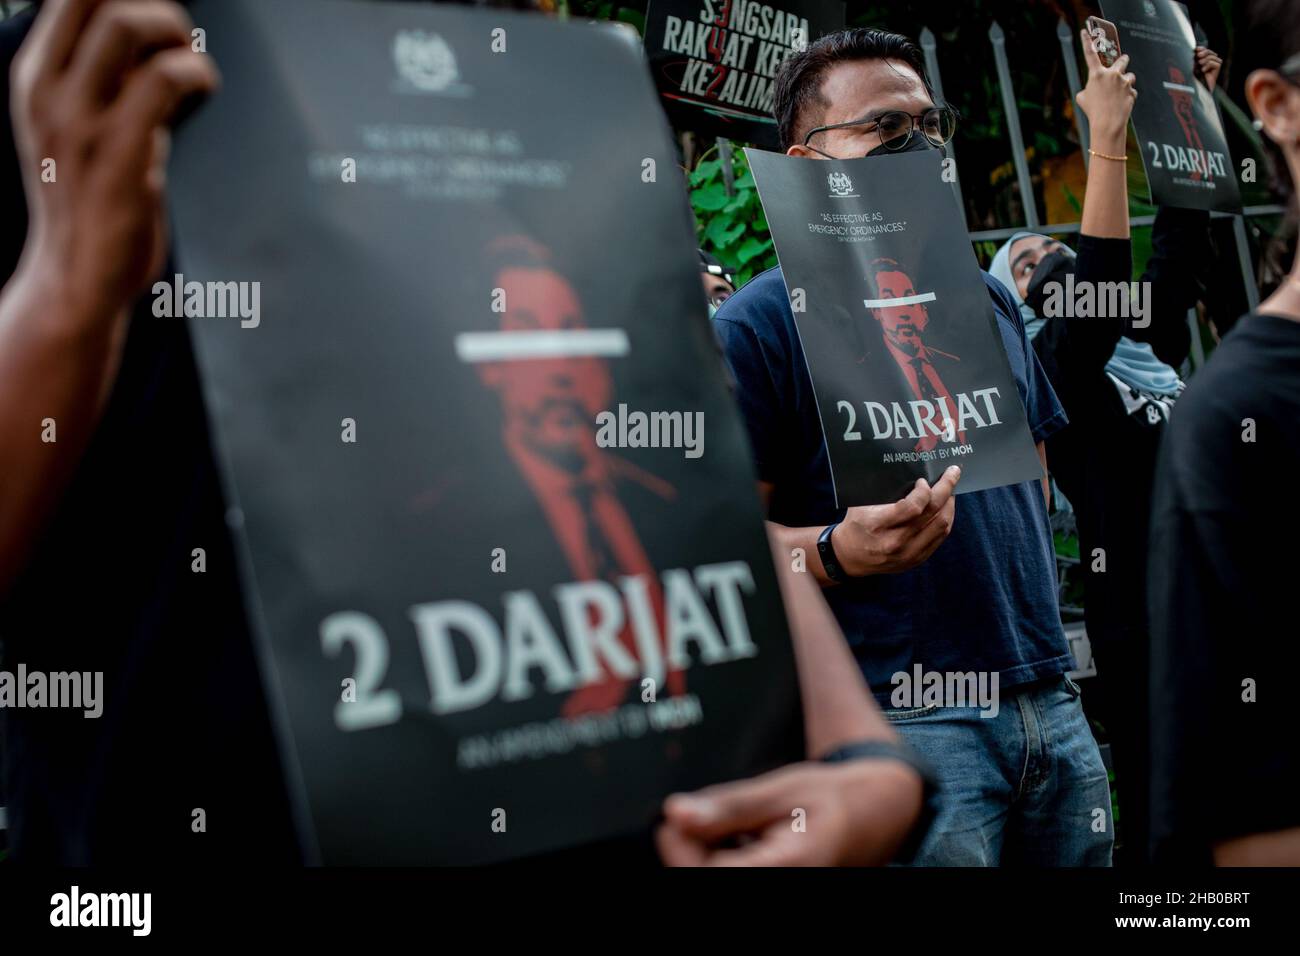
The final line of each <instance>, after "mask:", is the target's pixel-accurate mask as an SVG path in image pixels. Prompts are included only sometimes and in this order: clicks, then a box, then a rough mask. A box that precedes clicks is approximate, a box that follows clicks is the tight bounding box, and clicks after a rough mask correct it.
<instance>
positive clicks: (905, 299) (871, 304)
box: [862, 292, 935, 309]
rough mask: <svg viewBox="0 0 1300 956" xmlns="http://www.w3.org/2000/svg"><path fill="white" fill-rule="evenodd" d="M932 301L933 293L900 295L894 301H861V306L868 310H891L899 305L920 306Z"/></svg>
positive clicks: (933, 298)
mask: <svg viewBox="0 0 1300 956" xmlns="http://www.w3.org/2000/svg"><path fill="white" fill-rule="evenodd" d="M934 300H935V295H934V293H933V292H918V293H917V294H916V295H900V296H898V297H897V298H895V299H863V300H862V304H863V305H865V306H866V307H867V308H868V309H893V308H896V307H897V306H900V305H920V304H921V303H922V302H933V301H934Z"/></svg>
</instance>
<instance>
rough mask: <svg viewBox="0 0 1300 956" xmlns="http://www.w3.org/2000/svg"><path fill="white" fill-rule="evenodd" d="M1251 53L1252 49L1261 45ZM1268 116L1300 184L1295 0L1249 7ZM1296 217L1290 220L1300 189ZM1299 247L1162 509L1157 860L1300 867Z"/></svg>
mask: <svg viewBox="0 0 1300 956" xmlns="http://www.w3.org/2000/svg"><path fill="white" fill-rule="evenodd" d="M1252 52H1253V56H1252ZM1243 53H1244V54H1245V55H1246V56H1248V57H1251V59H1252V60H1253V61H1254V62H1257V63H1260V64H1262V65H1264V66H1265V68H1263V69H1258V70H1255V71H1254V72H1252V73H1251V74H1250V75H1249V77H1248V79H1247V81H1246V97H1247V100H1248V101H1249V103H1250V107H1251V109H1252V111H1253V112H1254V114H1255V116H1256V118H1257V120H1256V123H1257V126H1258V127H1259V128H1260V129H1262V131H1263V132H1264V134H1265V135H1266V136H1267V137H1268V139H1269V140H1271V141H1272V142H1273V143H1274V144H1276V146H1277V148H1278V149H1279V150H1280V151H1281V153H1282V159H1283V162H1282V163H1281V164H1279V173H1280V176H1281V178H1282V179H1284V180H1287V179H1289V180H1290V181H1291V182H1295V181H1300V7H1297V6H1296V4H1295V3H1294V2H1293V0H1262V2H1256V3H1255V4H1254V5H1253V9H1252V15H1251V25H1250V29H1249V39H1248V42H1247V43H1246V44H1245V45H1244V47H1243ZM1291 214H1292V215H1293V216H1294V214H1295V208H1294V200H1293V201H1292V209H1291ZM1298 471H1300V258H1298V259H1296V261H1295V262H1294V263H1293V265H1292V268H1291V272H1290V274H1289V275H1288V276H1287V277H1286V278H1285V280H1284V281H1283V282H1282V284H1281V285H1280V287H1279V288H1278V289H1277V291H1276V292H1274V293H1273V294H1272V295H1271V296H1269V297H1268V298H1267V299H1266V300H1265V301H1264V302H1263V303H1262V304H1261V305H1260V307H1259V310H1258V313H1257V314H1255V315H1249V316H1246V317H1245V318H1243V319H1242V320H1241V321H1239V322H1238V323H1237V324H1236V326H1234V327H1233V329H1232V331H1231V332H1230V333H1228V335H1227V336H1226V337H1225V338H1224V340H1223V342H1222V344H1220V345H1219V347H1218V348H1217V349H1216V350H1215V352H1214V354H1213V355H1212V356H1211V357H1210V360H1209V362H1208V363H1207V364H1206V366H1205V368H1204V369H1203V370H1202V371H1200V372H1198V373H1197V374H1196V376H1195V377H1194V378H1193V379H1192V381H1191V383H1190V384H1189V386H1188V388H1187V391H1186V393H1185V395H1184V396H1183V398H1182V400H1181V401H1180V402H1179V404H1178V411H1177V414H1175V415H1174V417H1173V420H1172V421H1171V423H1170V424H1169V426H1168V428H1167V429H1166V434H1165V438H1164V442H1163V445H1162V447H1161V449H1160V458H1159V466H1158V470H1157V474H1156V489H1155V502H1154V507H1153V514H1152V529H1151V548H1150V573H1149V581H1150V587H1149V602H1150V604H1149V606H1150V619H1151V695H1152V699H1151V763H1152V787H1151V846H1152V856H1153V859H1154V860H1155V862H1157V863H1183V864H1186V863H1193V864H1195V863H1208V862H1210V861H1211V860H1213V861H1214V862H1216V863H1218V864H1220V865H1235V864H1241V865H1255V866H1258V865H1290V866H1298V865H1300V800H1297V799H1296V794H1297V790H1298V789H1300V747H1297V745H1296V742H1295V734H1294V732H1293V731H1294V728H1295V723H1296V721H1295V708H1294V702H1293V700H1292V693H1291V692H1292V689H1293V686H1294V682H1295V674H1296V669H1297V668H1298V667H1300V645H1297V643H1296V640H1295V623H1294V611H1295V557H1294V554H1293V553H1292V551H1293V549H1294V548H1295V546H1296V542H1297V541H1300V511H1297V509H1296V508H1295V506H1294V504H1293V503H1292V502H1291V501H1290V500H1289V495H1287V494H1286V492H1285V491H1279V490H1274V486H1275V485H1276V483H1277V480H1278V479H1279V478H1285V477H1286V476H1289V475H1293V474H1296V473H1297V472H1298Z"/></svg>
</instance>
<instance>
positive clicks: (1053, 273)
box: [1025, 249, 1074, 319]
mask: <svg viewBox="0 0 1300 956" xmlns="http://www.w3.org/2000/svg"><path fill="white" fill-rule="evenodd" d="M1073 274H1074V259H1073V258H1071V257H1070V255H1069V254H1068V253H1066V252H1064V251H1062V250H1059V249H1058V250H1057V251H1056V252H1053V253H1052V254H1051V255H1047V256H1044V257H1043V259H1042V261H1040V262H1039V263H1038V265H1037V266H1036V267H1035V268H1034V272H1033V275H1031V276H1030V277H1029V288H1028V290H1027V291H1026V292H1025V305H1027V306H1029V307H1030V308H1031V309H1033V310H1034V315H1036V316H1038V317H1039V318H1040V319H1045V318H1047V316H1046V315H1044V314H1043V302H1044V300H1045V299H1046V298H1047V291H1048V290H1047V286H1048V285H1049V284H1050V283H1052V282H1059V283H1060V284H1061V285H1062V287H1063V286H1064V285H1065V277H1066V276H1068V275H1073Z"/></svg>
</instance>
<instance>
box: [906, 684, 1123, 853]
mask: <svg viewBox="0 0 1300 956" xmlns="http://www.w3.org/2000/svg"><path fill="white" fill-rule="evenodd" d="M1000 697H1001V701H1000V707H999V710H998V713H997V715H996V716H994V717H981V716H980V713H981V711H980V709H979V708H978V707H942V706H931V707H918V708H914V709H898V710H888V709H887V710H885V716H886V717H887V718H888V719H889V721H890V722H891V723H892V724H893V725H894V727H895V729H897V730H898V732H899V733H900V734H902V735H903V737H904V739H906V740H907V742H908V743H909V744H911V745H912V746H913V747H915V748H916V749H917V750H919V751H920V752H921V753H923V754H924V755H925V756H926V757H927V758H928V759H929V760H930V762H931V763H933V764H934V766H935V768H936V769H937V771H938V774H939V780H940V782H941V784H942V792H941V794H940V806H939V811H938V814H937V815H936V817H935V820H934V824H933V825H932V826H931V828H930V833H929V835H928V836H927V837H926V839H925V842H924V843H923V844H922V845H921V848H920V850H919V851H918V853H917V855H916V857H915V859H914V860H912V861H910V862H911V863H912V864H913V865H916V866H999V865H1007V866H1013V865H1021V866H1110V854H1111V846H1112V844H1113V842H1114V834H1113V827H1112V821H1111V815H1110V788H1109V787H1108V786H1107V783H1106V768H1105V767H1104V766H1103V765H1102V762H1101V752H1100V751H1099V750H1098V749H1097V742H1096V741H1095V740H1094V739H1093V736H1092V731H1091V730H1090V729H1089V728H1088V721H1087V719H1086V718H1085V717H1084V716H1083V708H1082V706H1081V705H1080V703H1079V686H1078V685H1077V684H1075V683H1074V681H1072V680H1070V679H1069V678H1068V677H1065V676H1062V677H1060V678H1058V679H1053V680H1048V681H1045V682H1041V683H1037V684H1033V685H1030V686H1028V687H1025V688H1017V687H1013V688H1010V689H1009V690H1007V691H1006V692H1004V693H1002V694H1001V695H1000Z"/></svg>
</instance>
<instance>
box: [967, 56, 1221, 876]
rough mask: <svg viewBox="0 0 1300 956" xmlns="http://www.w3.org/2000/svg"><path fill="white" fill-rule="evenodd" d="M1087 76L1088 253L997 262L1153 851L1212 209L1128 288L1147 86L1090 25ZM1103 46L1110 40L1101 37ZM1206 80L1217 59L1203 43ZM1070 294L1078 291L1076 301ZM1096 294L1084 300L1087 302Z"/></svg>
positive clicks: (1180, 216) (1006, 255)
mask: <svg viewBox="0 0 1300 956" xmlns="http://www.w3.org/2000/svg"><path fill="white" fill-rule="evenodd" d="M1081 39H1082V46H1083V54H1084V58H1085V60H1086V62H1087V65H1088V82H1087V85H1086V87H1085V88H1084V90H1083V91H1082V92H1080V94H1079V96H1078V97H1077V101H1078V105H1079V107H1080V108H1081V109H1082V110H1083V111H1084V112H1085V114H1086V115H1087V117H1088V126H1089V130H1090V133H1091V148H1090V149H1089V150H1088V152H1089V163H1088V178H1087V191H1086V193H1085V196H1084V202H1083V215H1082V220H1081V224H1080V230H1079V239H1078V245H1077V249H1071V248H1070V247H1068V246H1067V245H1065V244H1064V243H1063V242H1060V241H1059V240H1056V239H1054V238H1051V237H1048V236H1042V235H1035V234H1032V233H1021V234H1018V235H1016V236H1013V237H1012V238H1011V239H1010V240H1009V241H1008V242H1007V243H1006V244H1005V245H1004V246H1003V247H1002V249H1000V250H999V251H998V254H997V256H996V257H995V259H994V263H993V265H992V266H991V271H992V272H993V274H994V275H997V276H999V277H1000V278H1002V279H1003V281H1004V282H1006V283H1007V284H1008V286H1009V287H1010V288H1012V290H1013V292H1014V293H1015V295H1016V297H1017V299H1018V301H1019V303H1020V306H1021V312H1022V314H1023V315H1024V318H1025V323H1026V326H1027V327H1028V328H1029V329H1030V334H1031V336H1032V337H1033V344H1034V350H1035V351H1036V352H1037V354H1038V357H1039V359H1040V360H1041V362H1042V365H1043V368H1044V370H1045V371H1046V373H1047V375H1048V377H1049V378H1050V380H1051V382H1052V385H1053V387H1054V388H1055V389H1056V393H1057V395H1058V396H1059V397H1060V399H1061V402H1062V404H1063V405H1064V406H1065V409H1066V412H1067V413H1068V415H1069V416H1070V424H1069V425H1068V426H1067V427H1066V428H1065V429H1063V430H1062V431H1061V432H1059V433H1057V434H1056V435H1054V436H1052V438H1050V439H1049V440H1048V443H1047V449H1048V461H1049V462H1050V463H1051V468H1052V475H1053V477H1054V479H1055V480H1056V483H1057V485H1058V487H1059V488H1060V489H1061V490H1062V491H1063V492H1064V494H1065V496H1066V498H1067V499H1068V501H1069V503H1070V504H1071V505H1072V506H1073V509H1074V514H1075V519H1076V522H1077V526H1078V531H1079V542H1080V554H1081V556H1082V557H1083V561H1082V566H1083V568H1084V569H1085V573H1086V575H1087V576H1086V578H1085V595H1084V604H1085V615H1086V623H1087V633H1088V637H1089V640H1090V642H1091V644H1092V648H1093V655H1094V657H1095V658H1096V660H1097V662H1098V674H1099V676H1098V678H1097V680H1096V681H1095V682H1094V685H1095V688H1096V690H1095V692H1090V693H1089V694H1088V695H1087V697H1086V698H1085V699H1086V702H1087V705H1088V711H1089V715H1090V716H1092V717H1094V718H1097V719H1099V720H1100V723H1101V724H1102V725H1103V726H1104V727H1105V729H1106V732H1107V734H1108V736H1109V741H1110V743H1111V745H1112V748H1113V753H1114V755H1115V761H1116V768H1117V769H1116V776H1117V790H1118V793H1119V801H1120V805H1121V807H1122V813H1123V819H1124V850H1123V854H1124V856H1125V858H1126V859H1127V860H1129V861H1134V862H1140V861H1141V860H1143V859H1145V857H1146V846H1145V844H1146V839H1147V824H1146V819H1147V777H1148V773H1149V769H1148V765H1147V764H1148V761H1147V746H1146V740H1145V731H1146V721H1147V718H1146V701H1147V699H1148V689H1147V665H1146V653H1147V647H1148V638H1147V628H1146V617H1145V598H1146V583H1145V582H1146V576H1145V567H1144V562H1145V560H1146V553H1147V528H1148V527H1149V523H1150V507H1151V486H1152V477H1153V474H1154V470H1155V456H1156V450H1157V448H1158V446H1159V442H1160V439H1161V436H1162V434H1163V432H1164V428H1165V425H1166V423H1167V422H1168V420H1169V417H1170V414H1171V412H1172V410H1173V408H1174V403H1175V401H1176V400H1177V398H1178V396H1179V394H1180V393H1181V391H1182V389H1183V382H1182V379H1181V378H1180V377H1179V374H1178V367H1179V366H1180V365H1181V364H1182V362H1183V360H1184V359H1185V358H1186V357H1187V351H1188V348H1189V346H1190V334H1189V332H1188V327H1187V310H1188V309H1189V308H1191V307H1192V306H1193V305H1194V304H1195V302H1196V300H1197V297H1198V295H1199V294H1200V288H1201V287H1200V282H1199V280H1198V278H1197V275H1198V271H1199V270H1200V269H1201V268H1202V266H1201V263H1202V262H1203V261H1204V259H1205V256H1206V252H1207V250H1208V247H1209V231H1208V227H1209V214H1208V213H1205V212H1202V211H1198V210H1188V209H1172V208H1161V209H1160V210H1159V211H1158V214H1157V217H1156V223H1155V227H1154V229H1153V234H1152V245H1153V250H1154V251H1153V255H1152V256H1151V259H1150V260H1149V261H1148V263H1147V267H1146V271H1145V273H1144V274H1143V276H1142V278H1141V281H1140V283H1138V284H1137V285H1136V289H1137V294H1136V295H1130V294H1129V289H1130V288H1131V287H1130V286H1129V285H1128V283H1129V282H1130V280H1131V278H1132V268H1133V263H1132V244H1131V241H1130V230H1129V214H1128V177H1127V163H1126V159H1127V156H1126V153H1127V149H1126V140H1127V129H1128V122H1129V116H1130V113H1131V110H1132V107H1133V103H1134V102H1135V100H1136V98H1137V97H1138V96H1141V95H1146V94H1144V93H1143V91H1142V90H1139V89H1137V88H1136V82H1135V77H1134V75H1133V73H1131V72H1129V71H1128V67H1129V65H1130V59H1129V57H1128V56H1127V55H1125V54H1122V53H1120V54H1119V55H1118V56H1117V57H1116V58H1115V59H1114V62H1113V63H1112V64H1111V65H1110V66H1107V65H1106V64H1105V63H1104V62H1103V58H1102V55H1101V52H1100V51H1099V49H1098V44H1097V42H1096V38H1095V33H1094V32H1093V31H1084V32H1083V33H1082V34H1081ZM1103 46H1104V45H1103ZM1196 58H1197V62H1198V63H1199V64H1201V65H1202V68H1203V71H1204V75H1205V77H1206V81H1207V82H1208V83H1210V84H1211V85H1212V84H1213V82H1214V81H1215V79H1216V78H1217V76H1218V71H1219V59H1218V57H1217V56H1216V55H1215V54H1214V53H1213V52H1211V51H1209V50H1204V49H1200V50H1198V51H1197V55H1196ZM1069 290H1074V292H1073V294H1071V293H1070V291H1069ZM1085 291H1086V292H1087V293H1088V294H1090V296H1091V301H1093V302H1094V303H1096V307H1094V308H1091V309H1090V308H1086V307H1085V308H1079V307H1078V300H1077V299H1076V298H1075V296H1076V295H1077V294H1079V293H1082V292H1085Z"/></svg>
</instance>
